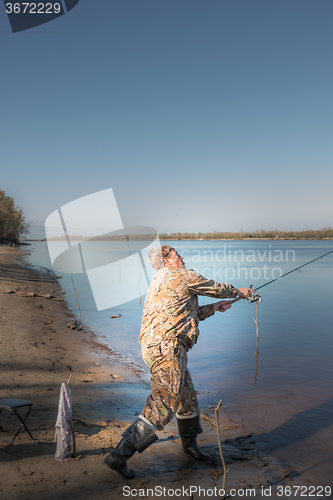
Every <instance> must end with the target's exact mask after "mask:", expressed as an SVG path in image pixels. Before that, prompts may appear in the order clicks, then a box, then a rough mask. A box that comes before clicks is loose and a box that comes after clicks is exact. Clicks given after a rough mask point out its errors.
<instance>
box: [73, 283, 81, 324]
mask: <svg viewBox="0 0 333 500" xmlns="http://www.w3.org/2000/svg"><path fill="white" fill-rule="evenodd" d="M71 280H72V285H73V288H74V292H75V295H76V302H77V307H78V309H79V323H81V309H80V304H79V299H78V296H77V291H76V288H75V286H74V281H73V278H72V276H71Z"/></svg>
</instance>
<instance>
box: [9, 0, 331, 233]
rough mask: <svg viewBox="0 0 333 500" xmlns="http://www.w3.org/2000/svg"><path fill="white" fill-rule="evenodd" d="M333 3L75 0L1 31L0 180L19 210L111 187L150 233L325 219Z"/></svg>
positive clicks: (37, 214)
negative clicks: (20, 27) (56, 13)
mask: <svg viewBox="0 0 333 500" xmlns="http://www.w3.org/2000/svg"><path fill="white" fill-rule="evenodd" d="M332 22H333V3H332V2H330V1H324V0H321V1H314V0H311V1H309V0H292V1H290V0H279V1H277V0H275V1H273V0H200V1H198V0H80V2H79V4H78V5H77V7H75V8H74V9H73V10H72V11H70V12H69V13H67V14H66V15H64V16H62V17H60V18H59V19H56V20H54V21H52V22H50V23H47V24H44V25H42V26H40V27H37V28H34V29H31V30H27V31H23V32H20V33H16V34H13V33H12V32H11V29H10V25H9V21H8V19H7V16H6V14H5V8H4V5H3V3H1V4H0V43H1V49H0V68H1V80H0V88H1V115H0V116H1V121H0V161H1V171H0V172H1V176H0V189H2V190H5V191H6V193H7V194H8V195H10V196H13V197H14V200H15V202H16V204H17V205H18V206H20V207H22V208H23V210H24V212H25V214H26V218H27V220H32V221H43V220H45V219H46V218H47V216H48V215H49V214H50V213H51V212H53V211H54V210H56V209H57V208H58V207H60V206H61V205H63V204H65V203H68V202H70V201H72V200H74V199H76V198H79V197H81V196H85V195H88V194H90V193H93V192H95V191H99V190H102V189H106V188H110V187H111V188H113V190H114V194H115V197H116V199H117V202H118V205H119V209H120V213H121V216H122V219H123V222H124V223H125V225H145V226H151V227H154V228H156V229H157V230H158V231H159V232H162V231H164V230H166V231H167V232H171V231H186V230H188V231H191V232H198V231H213V230H221V231H227V230H233V231H238V230H240V229H243V230H249V229H251V230H255V229H260V228H264V229H275V228H277V229H281V230H282V229H287V230H302V229H309V228H315V229H320V228H322V227H323V226H333V223H332V215H333V210H332V205H333V196H332V187H333V168H332V166H333V165H332V159H333V140H332V137H333V134H332V117H333V109H332V108H333V99H332V88H333V70H332V60H333V58H332V47H333V29H332Z"/></svg>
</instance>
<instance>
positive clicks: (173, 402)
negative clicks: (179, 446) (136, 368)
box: [142, 340, 198, 430]
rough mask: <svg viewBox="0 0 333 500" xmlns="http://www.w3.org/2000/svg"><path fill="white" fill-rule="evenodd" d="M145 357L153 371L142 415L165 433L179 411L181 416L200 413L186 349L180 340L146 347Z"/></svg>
mask: <svg viewBox="0 0 333 500" xmlns="http://www.w3.org/2000/svg"><path fill="white" fill-rule="evenodd" d="M142 357H143V360H144V362H145V363H146V364H147V365H148V367H149V369H150V373H151V389H152V392H151V394H150V396H148V398H147V401H146V404H145V406H144V408H143V410H142V415H143V416H144V417H145V418H147V419H148V420H149V421H150V422H151V423H152V424H154V425H155V427H156V428H157V429H158V430H162V429H164V427H165V426H166V424H167V423H169V422H170V421H171V420H172V418H173V416H174V414H175V413H176V412H177V415H179V416H180V417H182V416H183V417H184V416H190V415H193V414H195V413H197V412H198V401H197V393H196V391H195V390H194V387H193V382H192V379H191V375H190V374H189V371H188V369H187V367H186V365H187V354H186V350H185V348H184V346H183V345H182V344H181V343H180V342H179V341H178V340H165V341H163V342H161V343H160V344H158V345H154V346H150V347H148V346H145V345H143V346H142Z"/></svg>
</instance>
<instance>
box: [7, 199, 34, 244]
mask: <svg viewBox="0 0 333 500" xmlns="http://www.w3.org/2000/svg"><path fill="white" fill-rule="evenodd" d="M27 231H28V224H26V223H25V222H24V215H23V212H22V210H21V209H20V208H17V207H15V205H14V200H13V198H11V197H10V196H6V193H5V192H4V191H0V243H15V244H18V243H19V240H20V236H21V235H22V234H23V233H26V232H27Z"/></svg>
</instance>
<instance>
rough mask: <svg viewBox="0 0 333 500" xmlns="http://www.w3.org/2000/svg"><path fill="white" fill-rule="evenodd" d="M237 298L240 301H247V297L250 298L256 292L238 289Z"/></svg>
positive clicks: (248, 289) (249, 289) (251, 289)
mask: <svg viewBox="0 0 333 500" xmlns="http://www.w3.org/2000/svg"><path fill="white" fill-rule="evenodd" d="M237 290H238V293H237V295H238V297H241V298H242V299H247V298H248V297H251V295H252V293H255V292H256V291H255V290H254V289H253V288H238V289H237Z"/></svg>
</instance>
